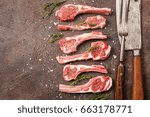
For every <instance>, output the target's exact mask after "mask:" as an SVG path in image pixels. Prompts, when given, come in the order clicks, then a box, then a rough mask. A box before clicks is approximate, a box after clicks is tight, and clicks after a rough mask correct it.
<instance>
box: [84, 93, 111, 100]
mask: <svg viewBox="0 0 150 117" xmlns="http://www.w3.org/2000/svg"><path fill="white" fill-rule="evenodd" d="M109 96H110V94H104V93H99V94H94V95H93V96H92V97H90V98H88V99H86V100H107V99H108V98H109Z"/></svg>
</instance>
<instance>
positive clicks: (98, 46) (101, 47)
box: [56, 41, 111, 64]
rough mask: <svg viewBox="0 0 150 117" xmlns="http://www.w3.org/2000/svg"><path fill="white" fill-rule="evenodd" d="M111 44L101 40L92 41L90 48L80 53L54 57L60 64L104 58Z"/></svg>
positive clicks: (108, 52) (107, 54)
mask: <svg viewBox="0 0 150 117" xmlns="http://www.w3.org/2000/svg"><path fill="white" fill-rule="evenodd" d="M110 50H111V46H109V45H107V43H105V42H103V41H98V42H92V43H91V50H90V49H89V50H88V51H85V52H83V53H81V54H77V55H72V56H58V57H56V59H57V61H58V62H59V63H60V64H65V63H68V62H72V61H77V60H88V59H93V60H104V59H106V58H108V56H109V54H110Z"/></svg>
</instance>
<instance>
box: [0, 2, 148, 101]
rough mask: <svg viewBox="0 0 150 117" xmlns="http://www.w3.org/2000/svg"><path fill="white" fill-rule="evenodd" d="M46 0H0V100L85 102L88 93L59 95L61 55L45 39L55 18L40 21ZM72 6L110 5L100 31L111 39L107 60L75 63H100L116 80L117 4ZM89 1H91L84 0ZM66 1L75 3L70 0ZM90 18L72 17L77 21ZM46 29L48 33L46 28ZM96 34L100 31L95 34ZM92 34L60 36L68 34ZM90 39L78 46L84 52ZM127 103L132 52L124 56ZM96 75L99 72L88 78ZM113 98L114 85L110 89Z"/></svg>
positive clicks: (145, 17) (145, 59) (144, 8)
mask: <svg viewBox="0 0 150 117" xmlns="http://www.w3.org/2000/svg"><path fill="white" fill-rule="evenodd" d="M47 1H48V0H0V99H85V98H87V97H90V96H91V95H92V94H66V93H60V92H59V91H58V84H60V83H64V84H67V83H66V82H64V81H63V79H62V69H63V65H60V64H59V63H58V62H57V61H56V59H55V58H56V56H57V55H63V53H62V52H61V51H60V49H59V45H58V43H55V44H50V43H49V42H48V35H50V34H52V33H56V32H58V31H57V29H56V26H55V25H54V22H55V23H57V22H58V20H57V19H56V18H55V17H54V14H53V15H52V16H51V17H50V18H47V19H42V17H43V12H42V4H44V3H46V2H47ZM74 1H75V3H76V4H87V5H91V6H95V7H110V8H112V9H113V10H114V12H113V14H112V15H111V16H106V18H107V19H108V22H107V28H106V29H103V30H102V31H103V32H104V33H105V34H107V35H108V36H109V38H108V43H109V44H110V45H111V46H112V48H113V49H112V52H111V55H110V57H109V58H108V59H107V60H105V61H96V62H93V61H91V60H89V61H83V62H74V63H73V64H89V65H91V64H101V63H102V64H103V65H105V66H106V67H107V68H108V70H109V76H111V77H112V78H113V80H115V77H116V71H115V69H116V66H117V63H118V55H119V42H118V39H117V34H116V20H115V0H95V1H96V2H95V3H94V2H92V1H93V0H74ZM88 1H89V2H88ZM68 3H73V0H69V1H68ZM149 6H150V1H149V0H143V3H142V20H143V21H142V28H143V50H142V59H143V64H142V65H143V84H144V93H145V99H150V65H149V64H150V59H149V58H150V52H149V48H150V41H149V34H150V8H149ZM87 16H90V15H89V14H88V15H80V16H78V17H76V20H75V22H80V21H81V20H83V19H84V18H86V17H87ZM49 28H50V29H49ZM99 31H100V30H99ZM83 32H90V31H82V32H81V31H80V32H78V31H75V32H63V34H64V35H66V36H71V35H74V34H80V33H83ZM90 43H91V41H88V42H85V43H84V44H82V45H81V46H79V47H78V50H79V51H78V52H77V53H80V52H83V51H85V50H86V48H88V47H89V45H90ZM125 54H126V55H125V56H126V58H125V60H126V78H125V97H124V98H125V99H130V97H131V86H132V80H131V78H132V52H126V53H125ZM114 55H117V58H114ZM92 75H93V76H96V75H98V74H92ZM109 92H110V94H111V96H110V98H109V99H113V96H114V95H113V92H114V86H113V87H112V88H111V90H110V91H109Z"/></svg>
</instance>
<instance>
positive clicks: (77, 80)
mask: <svg viewBox="0 0 150 117" xmlns="http://www.w3.org/2000/svg"><path fill="white" fill-rule="evenodd" d="M90 78H92V76H89V75H84V74H82V75H79V76H77V79H76V80H74V81H71V83H70V84H71V85H76V84H77V83H78V82H80V81H82V80H85V79H90Z"/></svg>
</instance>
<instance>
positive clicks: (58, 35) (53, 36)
mask: <svg viewBox="0 0 150 117" xmlns="http://www.w3.org/2000/svg"><path fill="white" fill-rule="evenodd" d="M63 36H64V35H63V34H61V33H54V34H51V35H50V43H55V42H56V41H58V40H59V39H60V38H62V37H63Z"/></svg>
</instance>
